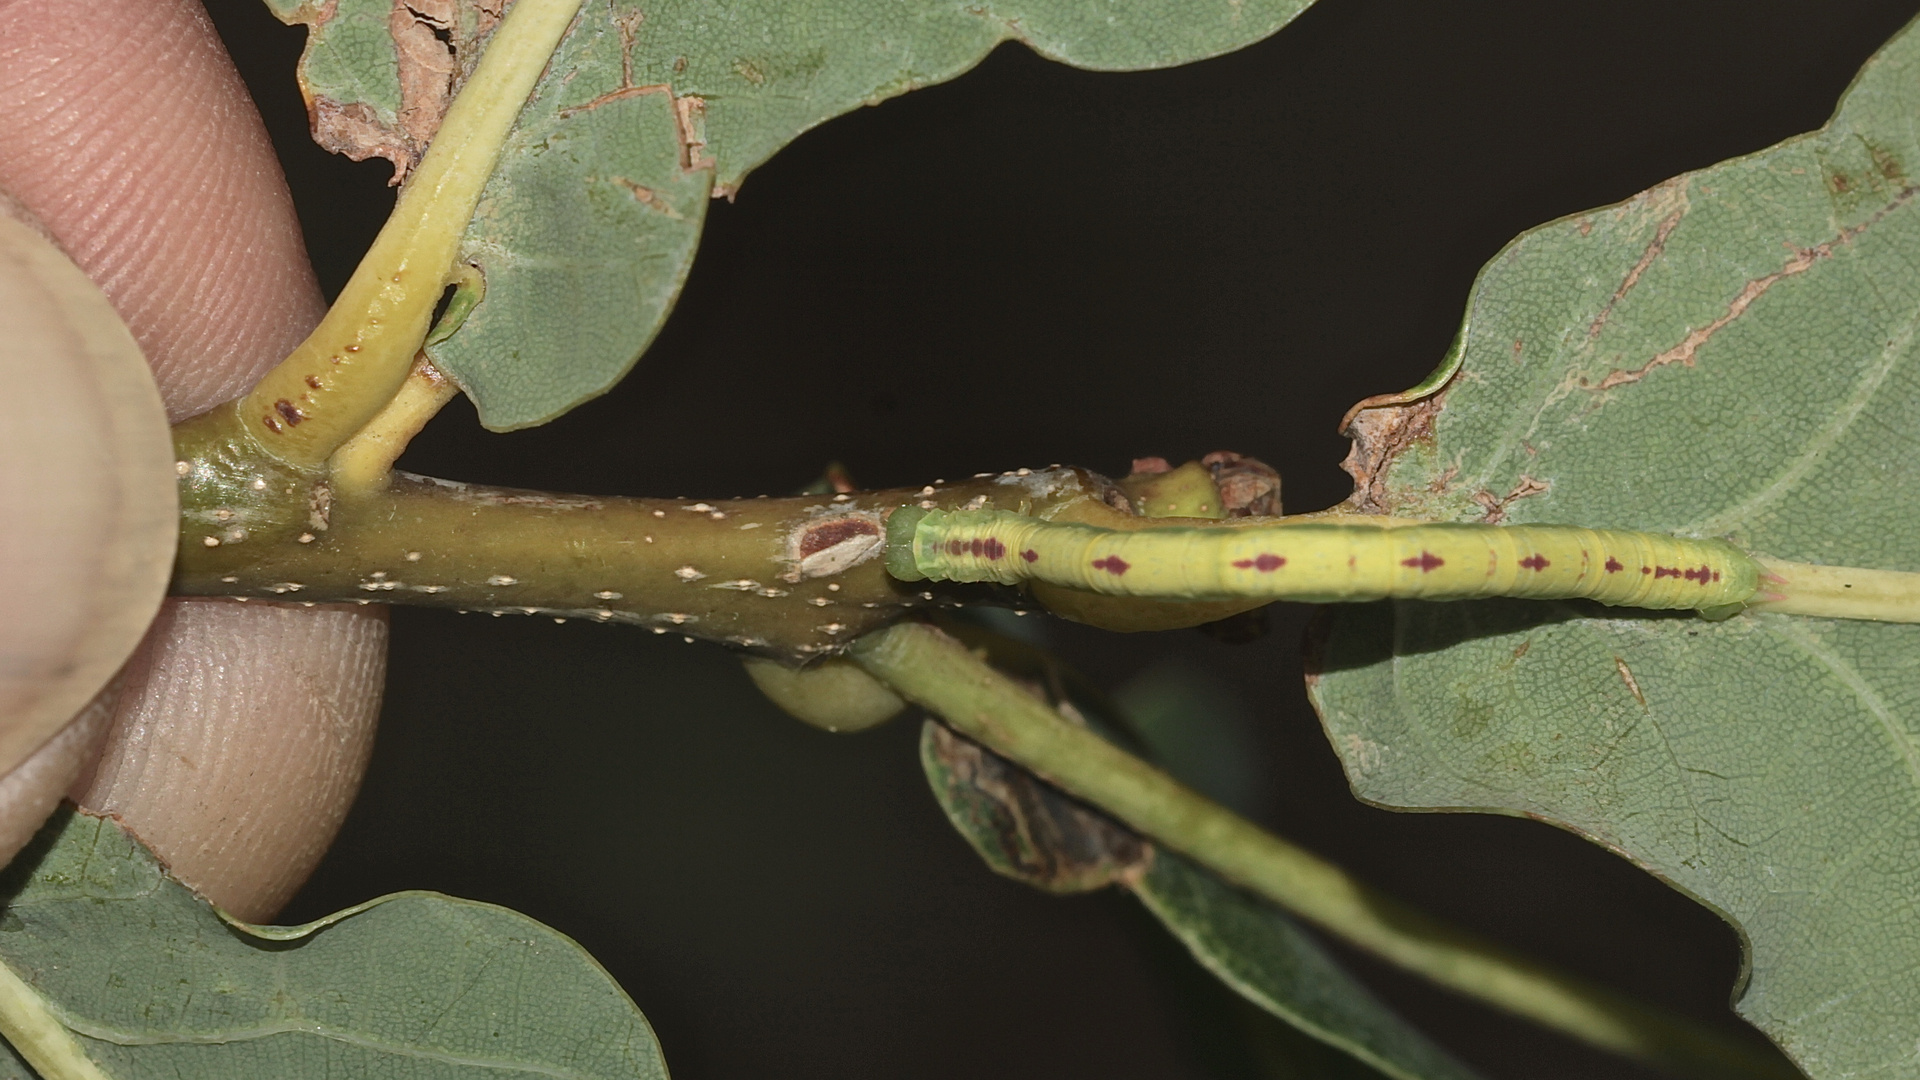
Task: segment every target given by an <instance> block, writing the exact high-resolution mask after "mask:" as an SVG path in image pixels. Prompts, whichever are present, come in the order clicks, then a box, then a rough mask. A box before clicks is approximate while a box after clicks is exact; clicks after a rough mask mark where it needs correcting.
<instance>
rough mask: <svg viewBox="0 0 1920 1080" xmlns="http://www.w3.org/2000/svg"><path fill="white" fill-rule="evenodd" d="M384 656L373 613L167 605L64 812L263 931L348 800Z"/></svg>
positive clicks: (368, 733)
mask: <svg viewBox="0 0 1920 1080" xmlns="http://www.w3.org/2000/svg"><path fill="white" fill-rule="evenodd" d="M386 642H387V620H386V609H385V608H384V607H381V606H379V605H370V606H367V607H358V606H344V607H343V606H324V607H315V608H303V607H300V606H297V605H290V604H267V603H260V602H249V603H245V604H242V603H238V602H235V601H225V600H190V599H175V600H171V601H168V603H167V605H166V608H165V609H164V610H163V611H162V613H161V615H160V618H159V619H157V620H155V622H154V627H153V631H152V635H151V637H150V643H151V644H150V647H149V649H148V650H147V651H146V652H145V653H144V654H143V656H142V657H141V658H140V659H139V660H137V661H136V663H135V664H133V665H131V666H130V670H129V673H128V680H127V686H126V689H125V691H124V692H123V694H122V695H121V699H120V703H119V707H118V710H117V712H116V716H115V718H114V723H113V726H112V730H111V731H110V733H109V734H108V736H107V741H106V746H105V748H104V750H103V752H102V754H101V757H100V765H99V768H98V771H97V772H96V773H95V774H94V775H93V776H92V777H91V778H90V779H89V780H88V781H87V783H86V784H85V790H76V791H75V792H74V799H75V801H76V802H78V803H80V805H82V806H84V807H86V808H87V809H89V810H92V811H94V812H97V813H109V814H114V815H116V816H118V817H119V818H120V819H121V820H122V821H123V822H125V823H126V825H127V827H128V828H130V829H131V830H132V831H133V832H134V834H135V835H137V836H139V837H140V838H141V839H142V840H143V841H145V842H146V843H147V845H148V846H149V847H151V848H153V849H154V850H155V851H156V852H158V853H160V854H161V856H162V857H163V858H164V859H165V860H166V861H167V864H168V866H169V867H170V868H171V869H172V871H173V872H174V873H175V874H176V875H177V876H178V877H179V878H180V879H181V880H183V881H185V882H187V883H188V884H189V885H192V886H193V887H194V888H195V889H196V890H198V891H199V892H200V893H201V894H202V895H204V896H206V897H207V898H208V899H210V900H212V901H213V902H214V903H216V904H218V905H220V906H221V907H222V908H224V909H226V910H227V911H229V912H231V913H233V914H234V915H237V916H239V917H240V918H242V919H247V920H249V921H254V922H259V921H263V920H265V919H268V918H271V917H272V916H273V914H274V913H275V912H277V911H278V910H280V908H281V907H283V906H284V905H285V904H286V902H287V901H288V900H290V899H291V898H292V897H293V894H294V893H295V892H296V891H297V890H298V889H299V887H300V885H301V884H302V883H304V882H305V881H306V879H307V877H308V875H310V874H311V873H312V872H313V868H314V867H315V866H316V865H318V863H319V861H320V857H321V856H322V855H323V854H325V852H326V850H327V847H328V846H329V845H330V844H331V843H332V842H333V837H334V835H335V833H337V832H338V831H339V829H340V825H341V823H342V822H343V821H344V820H345V818H346V814H347V809H348V808H349V807H350V806H351V805H352V803H353V799H354V796H355V795H356V794H357V793H358V792H359V789H360V781H361V778H362V777H363V776H364V775H365V772H366V765H367V760H368V757H369V756H370V754H371V752H372V749H373V732H374V726H375V722H376V720H377V719H378V715H379V702H380V691H381V686H382V683H383V681H384V679H385V674H386Z"/></svg>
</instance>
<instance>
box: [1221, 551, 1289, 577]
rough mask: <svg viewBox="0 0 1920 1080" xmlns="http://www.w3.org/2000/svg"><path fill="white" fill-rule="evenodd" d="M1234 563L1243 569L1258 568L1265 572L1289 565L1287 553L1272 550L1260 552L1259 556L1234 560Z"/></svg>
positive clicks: (1271, 571)
mask: <svg viewBox="0 0 1920 1080" xmlns="http://www.w3.org/2000/svg"><path fill="white" fill-rule="evenodd" d="M1233 565H1234V566H1235V567H1237V568H1239V569H1241V570H1258V571H1260V572H1261V573H1263V574H1271V573H1273V572H1274V571H1275V570H1278V569H1280V568H1281V567H1283V566H1285V565H1287V557H1286V556H1285V555H1275V554H1274V553H1272V552H1270V551H1264V552H1261V553H1260V556H1259V557H1258V558H1253V559H1235V560H1233Z"/></svg>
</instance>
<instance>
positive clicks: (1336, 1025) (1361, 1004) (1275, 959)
mask: <svg viewBox="0 0 1920 1080" xmlns="http://www.w3.org/2000/svg"><path fill="white" fill-rule="evenodd" d="M1133 891H1134V894H1135V895H1136V896H1138V897H1139V898H1140V901H1141V903H1143V904H1145V905H1146V907H1147V910H1148V911H1151V912H1152V913H1153V914H1154V916H1155V917H1156V918H1158V919H1159V920H1160V921H1161V922H1162V923H1164V924H1165V925H1166V927H1167V929H1168V930H1170V931H1172V932H1173V936H1174V937H1176V938H1179V939H1180V942H1181V944H1183V945H1185V946H1186V947H1187V949H1188V950H1189V951H1190V952H1192V953H1193V956H1194V958H1195V959H1196V960H1199V961H1200V963H1201V964H1202V965H1204V966H1205V967H1206V968H1207V970H1209V971H1211V972H1213V973H1214V974H1215V975H1217V976H1218V977H1219V978H1220V979H1221V981H1223V982H1225V983H1226V984H1227V985H1228V986H1231V987H1233V988H1234V989H1235V990H1237V991H1239V993H1240V994H1241V995H1242V996H1243V997H1245V998H1247V999H1248V1000H1249V1001H1252V1002H1253V1003H1254V1004H1256V1005H1258V1006H1260V1007H1261V1008H1263V1009H1265V1010H1266V1011H1268V1012H1269V1013H1272V1014H1273V1015H1274V1016H1277V1017H1279V1018H1280V1019H1282V1020H1284V1021H1286V1022H1287V1023H1289V1024H1292V1025H1293V1026H1295V1027H1297V1028H1299V1029H1300V1030H1301V1031H1303V1032H1305V1033H1307V1034H1308V1035H1311V1036H1313V1037H1314V1038H1316V1039H1319V1040H1321V1041H1322V1042H1324V1043H1326V1044H1328V1045H1330V1046H1334V1047H1338V1048H1339V1049H1342V1050H1345V1051H1346V1052H1347V1053H1349V1054H1352V1055H1353V1056H1354V1057H1355V1058H1356V1059H1358V1060H1359V1061H1361V1062H1364V1063H1365V1064H1367V1065H1369V1066H1371V1067H1372V1068H1373V1069H1374V1070H1377V1072H1378V1074H1379V1075H1381V1076H1388V1077H1393V1078H1395V1080H1438V1078H1442V1077H1445V1078H1449V1080H1469V1078H1471V1077H1474V1076H1475V1075H1477V1074H1475V1073H1474V1072H1473V1071H1472V1070H1470V1069H1468V1068H1467V1067H1466V1066H1464V1065H1462V1064H1460V1063H1459V1062H1458V1061H1455V1060H1454V1059H1453V1058H1452V1057H1450V1056H1449V1055H1448V1054H1447V1053H1446V1052H1445V1051H1443V1050H1441V1049H1440V1048H1439V1047H1437V1046H1435V1045H1433V1043H1431V1042H1429V1041H1427V1038H1426V1036H1424V1035H1422V1034H1420V1033H1419V1032H1418V1031H1416V1030H1415V1029H1414V1028H1412V1027H1411V1026H1409V1025H1408V1024H1407V1023H1406V1021H1404V1020H1402V1019H1400V1017H1398V1016H1397V1015H1395V1014H1394V1013H1393V1012H1392V1011H1391V1010H1389V1009H1388V1008H1387V1007H1386V1006H1385V1005H1383V1004H1381V1003H1380V1001H1379V1000H1378V999H1377V998H1375V997H1374V996H1373V995H1372V994H1371V993H1369V992H1368V991H1367V989H1366V988H1365V987H1363V986H1361V985H1360V984H1359V983H1358V982H1357V981H1355V980H1354V978H1353V976H1351V975H1348V974H1347V973H1346V972H1345V971H1344V970H1342V969H1341V968H1340V966H1339V964H1338V963H1336V962H1335V961H1334V959H1333V957H1331V956H1329V955H1328V954H1327V952H1326V950H1324V949H1323V948H1321V947H1320V945H1319V944H1318V943H1317V942H1315V941H1314V940H1313V939H1312V938H1311V937H1309V936H1308V935H1307V933H1306V931H1304V930H1302V929H1301V928H1300V927H1299V926H1298V925H1297V924H1296V923H1295V922H1294V921H1293V920H1292V919H1290V918H1288V917H1287V916H1286V915H1285V914H1283V913H1282V912H1281V911H1280V910H1279V909H1277V908H1275V907H1274V906H1273V905H1271V904H1267V903H1264V902H1262V901H1260V900H1258V899H1256V898H1254V897H1252V896H1249V895H1247V894H1246V893H1243V892H1241V891H1240V890H1238V889H1235V888H1233V887H1232V886H1230V885H1228V884H1226V883H1225V882H1223V881H1221V880H1220V879H1219V878H1218V877H1215V876H1214V875H1212V874H1210V873H1208V872H1207V871H1205V870H1202V869H1200V868H1199V867H1197V866H1195V865H1193V864H1192V863H1189V862H1187V861H1186V860H1184V859H1181V858H1180V857H1178V856H1176V855H1173V854H1170V853H1169V852H1167V851H1164V850H1162V851H1159V852H1157V853H1156V854H1155V857H1154V862H1153V867H1152V868H1151V869H1150V870H1148V871H1147V874H1146V876H1145V877H1144V878H1142V879H1141V881H1140V883H1139V884H1137V885H1135V886H1134V890H1133Z"/></svg>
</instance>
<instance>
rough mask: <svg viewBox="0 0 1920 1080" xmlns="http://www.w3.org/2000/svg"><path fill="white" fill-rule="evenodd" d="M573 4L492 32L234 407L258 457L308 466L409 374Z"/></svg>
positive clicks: (530, 1) (525, 8)
mask: <svg viewBox="0 0 1920 1080" xmlns="http://www.w3.org/2000/svg"><path fill="white" fill-rule="evenodd" d="M580 4H581V0H520V2H519V3H517V4H515V5H514V6H513V8H512V10H511V11H510V12H509V13H508V14H507V17H506V19H505V21H503V22H502V23H501V24H500V27H499V29H497V30H495V31H494V34H493V37H492V38H491V40H490V41H489V42H488V45H487V48H486V51H485V52H484V53H483V54H481V57H480V63H479V65H478V66H477V67H476V68H475V70H474V73H473V75H472V77H471V78H469V79H468V80H467V82H466V85H465V86H464V87H463V88H462V89H461V92H460V94H459V95H458V96H457V97H455V99H454V101H453V104H452V106H450V107H449V108H448V110H447V115H446V117H445V119H444V120H443V121H442V122H441V124H440V128H439V130H438V132H436V133H435V135H434V139H433V143H432V145H431V146H430V147H429V148H428V150H427V153H426V155H425V156H424V157H423V158H421V160H420V164H419V166H418V167H416V168H415V169H414V170H413V173H412V175H411V176H409V177H408V179H407V183H406V185H405V186H404V187H403V188H401V191H400V198H399V201H398V202H397V203H396V204H395V206H394V209H393V214H392V216H391V217H389V218H388V219H387V223H386V225H385V226H384V227H382V228H381V230H380V235H379V236H378V237H377V238H375V240H374V242H373V246H372V247H371V248H370V249H369V250H368V251H367V254H366V257H365V258H363V259H362V260H361V261H360V265H359V267H358V268H356V269H355V270H354V273H353V277H352V278H350V279H349V280H348V282H347V285H346V288H344V289H343V290H341V293H340V296H339V298H338V299H337V300H336V301H335V302H334V304H333V306H332V308H330V309H329V310H328V311H327V314H326V316H325V317H324V318H323V319H321V321H320V325H319V326H318V327H316V328H315V329H314V331H313V333H312V334H310V335H308V337H307V339H306V340H305V341H303V342H301V343H300V344H299V345H298V346H297V347H295V349H294V350H293V352H292V353H291V354H289V355H288V356H287V358H286V359H285V360H283V361H281V362H280V364H279V366H277V367H275V368H274V369H273V370H272V371H270V372H268V373H267V376H266V378H264V379H262V380H261V381H260V383H259V385H258V386H256V387H254V389H253V390H252V391H251V392H250V393H248V394H247V395H246V396H245V397H244V398H242V399H241V400H240V407H239V415H240V418H241V420H242V422H243V423H244V424H245V425H246V428H247V431H248V432H249V434H251V435H252V437H253V438H254V440H255V441H256V442H258V444H259V445H260V446H262V447H264V448H265V449H266V450H267V452H268V453H270V454H272V455H273V456H274V457H276V458H278V459H279V460H281V461H282V462H285V463H287V464H289V465H292V466H294V467H296V468H305V469H317V468H318V467H319V466H320V465H321V464H322V463H324V462H325V461H326V460H327V458H328V457H329V456H331V455H332V454H333V452H334V451H335V450H336V449H338V448H339V447H340V446H341V444H342V443H345V442H346V441H347V440H348V439H349V438H351V437H352V436H353V435H354V433H355V432H357V431H359V430H360V429H361V428H362V427H364V426H365V425H366V423H367V422H368V421H369V420H372V419H373V418H374V416H375V415H376V414H377V413H379V412H380V410H381V409H382V408H384V407H385V406H386V405H387V403H388V401H390V400H391V399H392V398H393V396H394V394H395V393H396V392H397V391H399V389H400V388H401V384H402V383H403V382H404V381H405V380H406V378H407V372H408V369H409V368H410V367H411V366H412V364H413V358H414V354H415V353H416V352H417V351H418V350H419V348H420V343H421V342H422V341H423V340H424V339H425V338H426V336H427V331H428V329H429V326H430V324H431V322H432V320H433V311H434V308H435V307H436V306H437V305H438V304H439V302H440V296H441V293H442V292H443V291H444V289H445V287H446V285H447V283H448V282H449V281H450V280H451V279H452V277H453V275H454V259H455V257H456V256H457V255H458V253H459V246H460V240H461V237H462V236H464V235H465V233H466V229H467V223H468V222H469V221H470V220H472V218H473V212H474V208H475V207H476V206H477V205H478V203H479V201H480V193H481V190H482V189H483V188H484V187H485V186H486V183H487V179H488V178H489V177H490V176H492V175H493V168H494V165H495V163H496V162H497V161H498V160H499V157H500V151H501V148H502V147H503V146H504V145H505V143H506V139H507V136H508V134H509V133H510V132H511V131H512V129H513V123H514V120H515V119H516V118H517V117H518V116H519V114H520V110H521V107H522V106H523V105H524V104H525V103H526V100H527V96H528V95H529V94H531V93H532V92H533V88H534V85H535V84H536V83H537V82H538V81H539V78H540V74H541V72H542V71H543V70H544V69H545V67H546V64H547V60H548V58H549V57H550V56H551V55H552V53H553V50H554V48H555V47H556V46H557V45H559V43H560V40H561V38H562V37H563V36H565V34H566V31H567V27H568V26H569V25H571V23H572V22H573V18H574V15H575V14H576V13H578V11H579V9H580Z"/></svg>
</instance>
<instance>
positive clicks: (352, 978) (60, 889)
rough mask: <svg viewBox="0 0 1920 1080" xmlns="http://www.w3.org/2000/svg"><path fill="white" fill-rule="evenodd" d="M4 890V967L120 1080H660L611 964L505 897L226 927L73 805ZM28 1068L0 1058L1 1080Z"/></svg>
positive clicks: (655, 1055)
mask: <svg viewBox="0 0 1920 1080" xmlns="http://www.w3.org/2000/svg"><path fill="white" fill-rule="evenodd" d="M0 895H4V897H5V902H6V906H5V909H4V911H0V961H4V962H5V963H6V964H7V965H8V966H9V967H11V968H12V969H13V970H14V971H15V972H16V973H18V974H19V975H20V976H21V977H22V978H23V979H25V980H26V981H27V982H28V983H30V984H31V985H32V986H33V987H34V988H35V989H37V990H38V991H40V992H41V994H43V995H44V996H45V997H46V998H47V1000H48V1001H49V1003H50V1004H51V1006H52V1007H53V1009H54V1010H55V1012H56V1014H57V1015H59V1016H60V1017H61V1018H62V1020H63V1021H64V1022H65V1023H66V1024H67V1026H68V1027H69V1028H70V1029H72V1030H73V1031H74V1032H75V1034H76V1035H77V1036H78V1038H79V1042H80V1044H81V1047H82V1048H83V1049H84V1051H85V1052H86V1053H87V1054H88V1056H90V1057H92V1058H93V1059H94V1060H95V1061H96V1062H98V1063H99V1064H100V1065H101V1066H102V1067H103V1068H104V1069H105V1070H106V1071H107V1072H108V1073H109V1074H110V1075H112V1076H113V1077H115V1078H116V1080H143V1078H147V1077H153V1078H162V1077H165V1078H177V1077H183V1076H190V1077H193V1078H195V1080H221V1078H229V1077H230V1078H232V1080H259V1078H261V1077H273V1078H275V1080H299V1078H301V1077H322V1076H353V1077H365V1078H369V1080H371V1078H378V1077H395V1078H401V1077H404V1078H406V1080H442V1078H445V1080H454V1078H458V1080H480V1078H487V1080H508V1078H513V1077H528V1078H540V1080H563V1078H564V1080H573V1078H580V1080H587V1078H593V1080H613V1078H643V1077H644V1078H649V1080H654V1078H657V1080H664V1078H665V1077H666V1075H667V1069H666V1064H665V1062H663V1061H662V1060H661V1057H660V1051H659V1047H658V1044H657V1043H656V1041H655V1039H654V1035H653V1031H652V1029H651V1028H649V1027H648V1026H647V1022H646V1019H645V1018H644V1017H642V1016H641V1015H640V1012H639V1010H637V1009H636V1008H634V1005H633V1002H632V1001H630V1000H629V999H628V998H627V996H626V994H625V993H624V992H622V991H621V989H620V987H619V986H618V985H617V984H615V983H614V981H613V980H612V979H611V978H610V977H609V976H608V975H607V974H606V972H605V971H603V970H601V968H600V967H599V965H597V964H595V963H594V962H593V960H592V958H590V957H589V956H587V955H586V953H585V952H584V951H583V950H582V949H581V948H580V947H579V946H578V945H577V944H575V943H574V942H572V941H571V940H569V939H567V938H566V937H564V936H562V935H561V934H559V933H557V932H555V931H553V930H551V929H548V928H547V927H544V926H542V925H540V924H539V923H537V922H534V921H533V920H532V919H529V918H527V917H526V916H524V915H519V914H516V913H514V912H511V911H507V910H505V909H503V908H498V907H493V906H491V905H487V904H479V903H474V902H471V901H465V900H456V899H453V898H450V897H446V896H440V895H437V894H430V893H401V894H398V895H395V896H390V897H385V898H383V899H380V900H375V901H372V902H371V903H368V904H364V905H361V906H359V907H356V908H351V909H348V910H347V911H344V912H340V913H338V914H335V915H333V916H330V917H329V918H327V919H324V920H321V921H319V922H316V923H312V924H309V925H307V926H302V927H255V928H248V927H241V926H235V925H232V924H229V923H227V922H225V921H223V920H222V919H221V918H220V916H219V914H218V913H217V912H216V911H215V910H214V909H213V908H212V907H211V906H210V905H208V904H207V903H206V902H205V901H203V900H200V899H198V898H197V897H195V896H194V895H193V894H192V893H191V892H190V891H189V890H188V889H187V888H186V887H185V886H183V885H181V884H180V883H178V882H177V881H174V880H173V879H172V878H171V877H168V876H167V875H166V873H165V872H164V871H163V870H162V869H161V867H160V866H159V864H158V863H157V862H156V861H155V859H154V858H153V856H152V855H151V854H150V853H149V852H147V850H146V849H145V848H143V847H141V846H140V844H139V843H137V842H136V841H134V840H133V839H132V837H130V836H129V835H127V834H126V833H124V832H122V831H121V830H120V829H119V828H118V827H117V826H116V825H114V824H113V823H112V822H111V821H106V820H102V819H99V818H93V817H89V816H87V815H84V814H77V813H74V812H73V811H72V810H70V809H64V810H62V811H61V812H60V813H59V814H56V815H55V817H54V819H53V820H52V821H51V822H50V823H49V824H48V825H47V827H46V828H45V829H44V830H43V831H42V833H41V835H40V837H39V838H38V839H37V840H36V841H35V844H34V846H33V847H32V848H29V849H28V851H27V852H26V853H24V854H23V855H22V856H21V858H19V859H17V860H15V862H14V863H13V864H12V866H10V867H9V868H8V869H7V872H6V874H5V876H4V879H0ZM10 1070H11V1071H10ZM31 1075H32V1074H31V1073H29V1072H28V1071H27V1070H26V1068H25V1066H23V1065H20V1064H19V1063H18V1059H17V1058H13V1057H12V1055H11V1054H8V1055H7V1056H6V1059H5V1060H0V1077H10V1076H21V1077H27V1076H31Z"/></svg>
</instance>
